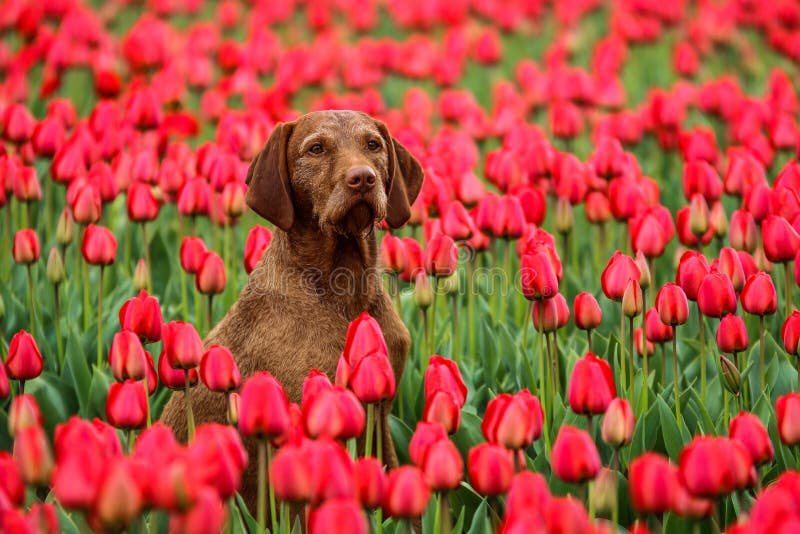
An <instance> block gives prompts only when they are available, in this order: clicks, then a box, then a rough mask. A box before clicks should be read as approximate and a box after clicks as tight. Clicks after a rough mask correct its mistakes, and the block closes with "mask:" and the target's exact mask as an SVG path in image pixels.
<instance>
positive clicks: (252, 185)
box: [245, 122, 295, 232]
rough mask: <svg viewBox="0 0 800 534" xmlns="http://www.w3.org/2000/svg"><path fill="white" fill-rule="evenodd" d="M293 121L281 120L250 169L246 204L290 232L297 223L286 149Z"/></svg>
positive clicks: (248, 171)
mask: <svg viewBox="0 0 800 534" xmlns="http://www.w3.org/2000/svg"><path fill="white" fill-rule="evenodd" d="M294 125H295V123H294V122H288V123H280V124H278V125H277V126H275V129H274V130H272V134H271V135H270V136H269V140H268V141H267V144H266V145H264V148H263V149H262V150H261V152H260V153H259V154H258V155H257V156H256V157H255V159H253V161H252V162H251V163H250V167H249V168H248V169H247V180H246V181H245V183H246V184H247V185H248V186H249V187H248V188H247V196H246V197H245V198H246V200H247V205H248V206H250V209H252V210H253V211H255V212H256V213H258V214H259V215H261V216H262V217H264V218H265V219H266V220H268V221H269V222H271V223H272V224H274V225H275V226H277V227H278V228H280V229H281V230H283V231H284V232H288V231H289V229H290V228H291V227H292V225H293V224H294V205H293V204H292V188H291V184H290V182H289V164H288V162H287V161H286V149H287V147H288V145H289V138H290V137H291V136H292V130H293V129H294Z"/></svg>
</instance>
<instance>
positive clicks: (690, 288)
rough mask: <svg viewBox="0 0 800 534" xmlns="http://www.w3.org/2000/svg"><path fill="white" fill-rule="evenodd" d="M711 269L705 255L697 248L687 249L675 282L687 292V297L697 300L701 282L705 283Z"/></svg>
mask: <svg viewBox="0 0 800 534" xmlns="http://www.w3.org/2000/svg"><path fill="white" fill-rule="evenodd" d="M710 270H711V269H710V267H709V265H708V261H707V260H706V258H705V256H703V255H702V254H700V253H699V252H697V251H696V250H687V251H686V252H684V253H683V255H682V256H681V259H680V263H679V264H678V274H677V275H676V277H675V282H676V283H677V284H678V285H679V286H681V289H683V292H684V293H686V298H688V299H689V300H693V301H696V300H697V293H698V292H699V291H700V284H702V283H703V280H704V279H705V277H706V275H707V274H708V273H709V271H710Z"/></svg>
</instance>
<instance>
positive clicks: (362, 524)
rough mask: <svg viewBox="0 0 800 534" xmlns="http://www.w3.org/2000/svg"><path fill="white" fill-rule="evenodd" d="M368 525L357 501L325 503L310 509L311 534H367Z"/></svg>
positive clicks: (344, 499)
mask: <svg viewBox="0 0 800 534" xmlns="http://www.w3.org/2000/svg"><path fill="white" fill-rule="evenodd" d="M368 525H369V524H368V523H367V518H366V517H365V516H364V511H363V510H362V509H361V506H359V503H358V501H356V500H354V499H349V498H336V499H331V500H329V501H325V502H324V503H323V504H322V505H321V506H320V507H319V508H315V509H312V511H311V514H310V517H309V532H310V533H311V534H322V533H325V532H337V533H342V534H344V533H345V532H347V533H352V534H367V533H368V532H369V526H368Z"/></svg>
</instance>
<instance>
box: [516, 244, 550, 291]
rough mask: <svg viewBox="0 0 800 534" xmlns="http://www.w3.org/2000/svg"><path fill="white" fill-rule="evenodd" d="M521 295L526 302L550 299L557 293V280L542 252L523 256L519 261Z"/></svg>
mask: <svg viewBox="0 0 800 534" xmlns="http://www.w3.org/2000/svg"><path fill="white" fill-rule="evenodd" d="M520 281H521V283H522V294H523V295H524V296H525V298H526V299H528V300H543V299H549V298H552V297H554V296H555V295H556V293H558V278H557V277H556V273H555V270H554V269H553V265H552V263H550V259H549V258H548V257H547V255H546V254H545V253H544V252H542V251H536V252H533V253H532V254H525V255H524V256H522V258H521V260H520Z"/></svg>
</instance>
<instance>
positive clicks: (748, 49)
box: [0, 0, 800, 534]
mask: <svg viewBox="0 0 800 534" xmlns="http://www.w3.org/2000/svg"><path fill="white" fill-rule="evenodd" d="M798 65H800V4H798V3H797V2H795V1H792V0H776V1H771V2H758V1H753V0H720V1H716V2H710V1H702V2H688V1H686V0H673V1H666V2H665V1H661V0H607V1H604V0H563V1H552V2H551V1H547V0H283V1H273V0H250V1H245V0H221V1H219V2H208V1H205V2H204V1H202V0H138V1H137V0H111V1H108V2H103V1H91V0H42V1H28V0H0V361H2V362H4V365H0V532H6V533H39V532H48V533H49V532H67V533H77V532H90V531H95V532H122V531H128V532H176V533H179V532H180V533H184V532H185V533H205V532H208V533H216V532H228V533H231V534H233V533H236V534H239V533H247V534H255V533H261V532H265V531H266V530H269V531H270V532H273V533H276V532H279V531H280V532H281V533H283V532H286V533H289V532H292V533H295V532H304V531H310V532H314V533H323V532H325V533H327V532H332V533H353V534H359V533H367V532H375V533H381V532H383V533H387V534H391V533H395V532H397V533H399V532H409V531H412V530H414V531H416V532H418V533H419V532H420V529H421V531H422V532H423V533H436V534H438V533H445V534H449V533H470V534H473V533H485V532H503V533H508V534H511V533H514V534H517V533H533V532H553V533H587V532H604V533H612V532H614V533H615V532H619V531H627V530H630V531H631V532H637V533H645V532H654V533H657V532H667V533H683V532H689V531H692V532H721V531H725V532H735V533H750V532H753V533H755V532H770V533H779V532H786V533H789V532H798V531H800V393H798V390H799V388H798V367H800V365H799V362H800V360H798V353H799V352H800V311H797V310H796V309H795V306H794V302H795V301H797V302H800V300H798V299H800V295H798V287H800V161H798V158H800V127H798V120H797V119H798V112H799V111H800V101H799V100H798V91H797V89H798V87H797V83H798V80H799V79H800V78H798V76H799V75H800V67H798ZM324 109H353V110H360V111H364V112H366V113H368V114H370V115H372V116H373V117H376V118H378V119H380V120H382V121H384V122H385V123H386V124H387V126H388V128H389V131H390V132H391V133H392V135H393V136H394V137H395V138H396V139H397V140H398V141H399V142H400V143H402V144H403V145H404V146H405V147H406V148H407V149H408V150H409V151H410V153H411V154H413V155H414V156H415V157H416V158H417V159H418V160H419V161H420V163H421V164H422V166H423V168H424V171H425V181H424V183H423V187H422V191H421V193H420V195H419V197H418V199H417V200H416V202H415V203H414V205H413V206H412V216H411V220H410V221H409V224H408V225H407V226H406V227H404V228H402V229H400V230H395V231H390V230H388V228H387V227H386V225H382V226H378V227H377V228H376V229H375V235H376V237H377V239H378V240H379V244H380V255H381V263H382V266H383V268H384V272H383V274H382V276H383V281H384V284H385V288H386V290H387V291H389V292H390V293H391V295H392V298H393V301H394V303H395V307H396V309H397V311H398V312H399V313H400V315H401V317H402V319H403V321H404V323H405V324H406V326H407V327H408V330H409V332H410V333H411V338H412V346H411V350H410V352H409V355H408V362H407V365H406V368H405V372H404V373H403V375H402V376H394V374H393V373H392V371H391V367H390V366H389V364H388V363H387V360H388V349H387V347H386V342H385V341H384V338H383V335H382V333H381V331H380V327H378V326H377V322H376V321H375V320H374V319H373V318H371V317H370V316H369V315H367V314H366V313H365V314H362V315H360V316H357V317H350V318H348V320H352V323H351V326H350V328H349V329H348V331H347V333H346V334H345V333H344V332H343V333H342V339H341V343H342V346H344V347H345V351H344V352H343V354H342V359H341V361H340V367H344V368H346V369H345V370H344V371H342V372H341V373H340V372H338V371H337V376H330V377H329V376H326V375H324V374H322V373H320V372H318V371H316V370H311V369H308V370H305V371H307V372H308V378H307V379H306V381H305V383H304V387H303V397H302V399H289V398H287V396H286V394H285V393H284V391H283V388H282V386H281V384H280V383H279V381H278V380H276V379H275V378H274V377H273V376H272V375H270V374H269V373H266V372H263V373H257V374H255V375H252V376H241V375H240V373H239V370H238V368H237V364H236V361H235V356H236V355H234V354H232V353H231V351H230V350H228V349H227V348H226V347H221V346H216V345H214V346H210V347H208V346H204V344H203V341H202V339H203V337H204V336H205V335H206V334H207V333H208V332H209V330H210V329H211V328H212V327H213V325H214V324H216V323H217V322H218V321H219V320H220V319H221V318H222V317H223V316H224V314H225V313H226V312H227V310H228V309H229V308H230V307H231V306H232V305H233V303H234V302H235V301H236V299H237V297H238V294H239V291H240V290H241V289H242V288H243V287H244V284H245V283H246V281H247V277H248V274H249V273H250V272H252V271H253V269H255V268H256V267H257V265H258V263H259V261H260V260H261V257H262V255H263V253H264V251H265V250H267V248H268V247H269V246H270V242H271V240H272V237H273V234H275V233H276V232H281V230H280V229H276V228H274V227H272V226H271V225H270V224H268V223H267V222H266V221H264V220H263V219H261V218H260V217H259V216H258V215H257V214H255V213H254V212H252V211H250V210H248V208H247V203H246V200H245V195H246V191H247V186H246V184H245V177H246V174H247V169H248V166H249V163H250V161H251V159H253V158H254V157H255V156H256V155H257V154H258V153H259V152H260V151H261V148H262V147H263V146H264V144H265V142H266V141H267V139H268V138H269V135H270V133H271V132H272V130H273V128H274V127H275V125H276V124H278V123H280V122H285V121H291V120H293V119H295V118H297V117H298V116H300V115H302V114H304V113H306V112H308V111H313V110H324ZM308 320H309V321H314V317H309V318H308ZM298 336H302V331H300V332H298ZM345 341H346V344H345ZM289 352H290V347H287V354H286V358H287V359H288V358H291V357H292V354H290V353H289ZM195 388H208V389H210V390H211V391H213V392H217V393H215V394H218V395H220V396H224V397H225V399H226V402H227V406H228V415H227V422H228V424H222V423H219V424H200V425H197V426H196V428H195V425H194V423H193V421H190V422H189V425H188V426H189V434H190V439H189V442H188V443H180V442H179V441H178V440H177V439H176V438H175V436H174V435H173V432H172V430H171V429H170V428H169V427H167V426H165V425H164V424H163V423H159V422H158V419H159V415H160V414H161V412H162V410H163V408H164V405H165V404H166V402H167V400H168V399H169V398H170V396H171V395H173V394H175V395H177V396H181V397H186V398H188V397H189V396H190V395H191V393H192V391H193V390H194V391H196V389H195ZM220 398H221V397H220ZM386 399H394V404H393V411H392V416H391V418H390V430H391V435H392V437H393V441H394V444H395V448H396V450H397V454H398V457H399V461H400V464H401V466H400V467H395V468H388V467H386V466H384V463H383V458H381V451H382V447H381V446H380V444H375V443H372V439H371V436H372V435H373V432H372V429H373V426H374V425H375V424H377V421H376V418H375V417H373V411H374V406H373V404H374V403H375V402H379V401H384V400H386ZM291 401H297V402H291ZM362 435H366V436H369V437H367V438H366V439H365V440H363V441H365V442H366V443H364V444H363V447H362V446H357V444H356V443H357V439H358V438H359V437H361V436H362ZM378 435H380V433H378ZM245 440H254V441H257V442H258V443H259V444H260V445H259V446H258V454H253V453H252V451H249V452H248V449H247V448H246V447H245V445H244V442H245ZM363 441H362V442H363ZM265 451H266V452H268V453H269V454H265V453H264V452H265ZM253 464H255V465H257V466H258V489H259V492H258V500H257V505H256V506H255V507H253V509H248V507H247V505H246V503H245V499H244V498H243V497H242V495H241V494H240V493H239V490H240V488H241V487H242V477H243V476H245V475H244V473H245V469H246V466H247V465H253Z"/></svg>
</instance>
